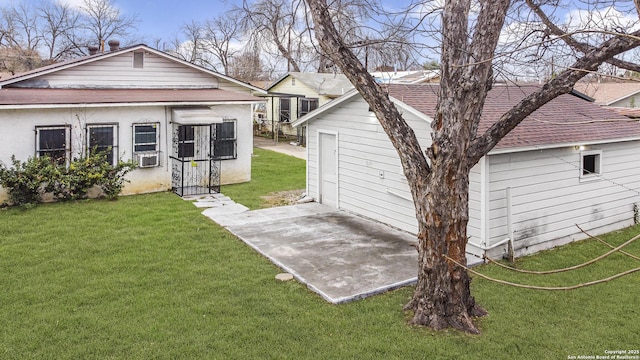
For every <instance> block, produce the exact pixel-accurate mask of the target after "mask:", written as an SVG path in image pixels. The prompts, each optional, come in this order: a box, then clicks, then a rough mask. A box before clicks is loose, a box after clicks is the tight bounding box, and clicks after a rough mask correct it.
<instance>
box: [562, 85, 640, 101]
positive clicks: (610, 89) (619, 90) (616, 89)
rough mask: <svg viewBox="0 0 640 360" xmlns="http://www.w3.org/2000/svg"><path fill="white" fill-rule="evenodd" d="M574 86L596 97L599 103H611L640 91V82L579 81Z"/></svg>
mask: <svg viewBox="0 0 640 360" xmlns="http://www.w3.org/2000/svg"><path fill="white" fill-rule="evenodd" d="M574 88H575V89H576V90H578V91H580V92H581V93H583V94H586V95H588V96H590V97H592V98H594V99H595V102H596V103H597V104H598V105H611V104H613V103H615V102H618V101H620V100H623V99H626V98H628V97H631V96H633V95H636V94H638V93H640V82H637V81H633V82H618V83H596V82H580V83H577V84H576V85H575V86H574ZM639 105H640V104H639Z"/></svg>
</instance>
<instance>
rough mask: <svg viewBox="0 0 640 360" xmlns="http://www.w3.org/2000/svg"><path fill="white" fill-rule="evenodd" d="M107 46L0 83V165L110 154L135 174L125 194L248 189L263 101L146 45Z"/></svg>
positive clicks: (249, 89)
mask: <svg viewBox="0 0 640 360" xmlns="http://www.w3.org/2000/svg"><path fill="white" fill-rule="evenodd" d="M110 45H111V46H112V47H111V49H110V51H108V52H106V53H98V54H93V55H90V56H87V57H83V58H80V59H77V60H73V61H69V62H65V63H60V64H55V65H51V66H47V67H43V68H39V69H36V70H34V71H31V72H27V73H23V74H19V75H17V76H14V77H11V78H9V79H4V80H1V81H0V161H2V162H3V163H4V164H6V165H10V158H11V156H12V155H15V156H16V157H17V158H18V159H20V160H26V159H27V158H28V157H30V156H34V155H36V156H39V155H50V156H52V157H54V158H56V159H57V160H58V161H60V162H62V163H68V162H69V161H70V159H72V158H75V157H78V156H80V155H81V154H83V153H86V152H87V151H91V149H94V148H96V147H97V148H98V149H111V154H110V155H109V158H110V159H111V161H114V162H115V161H117V159H118V158H122V159H125V160H127V159H134V160H135V161H137V162H138V164H139V166H140V168H138V169H136V170H134V171H133V172H131V173H130V174H129V175H128V179H129V180H130V183H127V184H126V186H125V189H124V191H123V192H124V193H125V194H132V193H143V192H152V191H163V190H167V189H171V188H173V189H174V190H175V191H176V192H177V193H178V194H180V195H186V194H193V193H198V192H212V191H216V190H217V189H219V185H220V184H229V183H237V182H246V181H249V180H250V179H251V153H252V151H253V136H252V117H253V114H252V109H253V105H255V104H256V103H259V102H264V100H263V99H261V98H258V97H255V96H253V95H254V94H262V95H264V94H265V93H266V91H264V90H262V89H259V88H256V87H254V86H251V85H249V84H246V83H243V82H241V81H238V80H235V79H233V78H230V77H227V76H224V75H221V74H218V73H216V72H213V71H210V70H207V69H204V68H202V67H198V66H196V65H193V64H190V63H188V62H185V61H182V60H179V59H177V58H175V57H172V56H170V55H167V54H165V53H163V52H160V51H157V50H154V49H152V48H150V47H147V46H145V45H136V46H132V47H128V48H118V44H117V42H115V43H114V42H111V43H110ZM2 193H4V192H2ZM3 196H4V197H6V194H4V195H2V194H0V197H3Z"/></svg>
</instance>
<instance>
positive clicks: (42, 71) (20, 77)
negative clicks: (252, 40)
mask: <svg viewBox="0 0 640 360" xmlns="http://www.w3.org/2000/svg"><path fill="white" fill-rule="evenodd" d="M140 50H144V51H147V52H150V53H153V54H154V55H156V56H159V57H161V58H164V59H166V60H169V61H172V62H176V63H179V64H181V65H183V66H186V67H190V68H192V69H195V70H197V71H200V72H202V73H205V74H207V75H210V76H214V77H217V78H220V79H224V80H226V81H229V82H231V83H234V84H237V85H240V86H243V87H246V88H247V89H251V90H253V91H256V92H258V93H261V94H264V93H266V91H265V90H264V89H261V88H258V87H256V86H253V85H251V84H248V83H245V82H242V81H240V80H237V79H234V78H232V77H229V76H226V75H222V74H220V73H218V72H215V71H212V70H209V69H206V68H203V67H201V66H198V65H195V64H192V63H190V62H188V61H184V60H182V59H179V58H177V57H175V56H172V55H169V54H167V53H164V52H162V51H158V50H156V49H153V48H151V47H148V46H147V45H144V44H138V45H133V46H130V47H126V48H119V49H118V50H115V51H109V52H105V53H100V54H96V55H89V56H85V57H81V58H77V59H73V60H70V61H66V62H61V63H56V64H52V65H48V66H44V67H41V68H37V69H34V70H31V71H27V72H24V73H21V74H17V75H15V76H12V77H10V78H7V79H3V80H0V88H3V87H5V86H7V85H12V84H16V83H19V82H22V81H25V80H29V79H32V78H35V77H38V76H42V75H46V74H50V73H54V72H57V71H62V70H64V69H68V68H72V67H76V66H80V65H83V64H89V63H93V62H95V61H100V60H102V59H107V58H110V57H114V56H117V55H120V54H124V53H127V52H135V51H140Z"/></svg>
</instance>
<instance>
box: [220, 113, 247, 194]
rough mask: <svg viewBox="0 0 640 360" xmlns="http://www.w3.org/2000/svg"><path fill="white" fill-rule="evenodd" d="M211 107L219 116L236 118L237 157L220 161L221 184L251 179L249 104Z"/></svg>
mask: <svg viewBox="0 0 640 360" xmlns="http://www.w3.org/2000/svg"><path fill="white" fill-rule="evenodd" d="M211 109H212V110H213V111H214V112H215V113H216V114H217V115H218V116H220V117H222V118H227V119H235V120H237V125H236V126H237V127H236V131H237V132H236V139H237V151H238V158H237V159H234V160H222V161H221V171H222V173H221V176H220V183H221V184H222V185H226V184H235V183H240V182H247V181H251V154H253V118H252V117H253V114H252V110H251V105H215V106H212V107H211Z"/></svg>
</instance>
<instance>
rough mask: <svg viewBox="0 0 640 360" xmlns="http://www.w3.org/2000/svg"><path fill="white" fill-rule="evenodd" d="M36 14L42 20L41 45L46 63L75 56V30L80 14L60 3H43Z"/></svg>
mask: <svg viewBox="0 0 640 360" xmlns="http://www.w3.org/2000/svg"><path fill="white" fill-rule="evenodd" d="M38 13H39V16H40V17H41V19H42V25H41V33H42V43H43V44H44V48H45V51H46V55H45V57H46V59H47V61H48V62H57V61H59V60H63V59H66V58H69V57H71V56H73V55H75V54H74V52H73V49H74V43H75V42H76V41H75V39H76V34H75V29H76V28H77V27H78V22H79V19H80V14H79V13H78V12H77V11H76V10H74V9H73V8H72V7H71V6H70V5H69V4H67V3H61V2H43V3H42V4H41V5H40V6H39V7H38Z"/></svg>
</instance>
